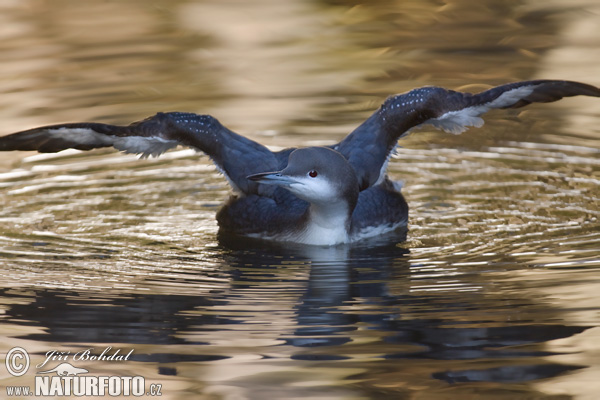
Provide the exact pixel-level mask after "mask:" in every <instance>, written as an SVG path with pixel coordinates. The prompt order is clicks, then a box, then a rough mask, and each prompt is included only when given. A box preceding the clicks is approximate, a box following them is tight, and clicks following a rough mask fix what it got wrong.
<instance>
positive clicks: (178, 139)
mask: <svg viewBox="0 0 600 400" xmlns="http://www.w3.org/2000/svg"><path fill="white" fill-rule="evenodd" d="M178 145H183V146H188V147H192V148H194V149H196V150H199V151H202V152H204V153H206V154H207V155H208V156H209V157H210V158H211V159H212V160H213V162H214V163H215V164H216V166H217V167H218V168H219V169H220V170H221V171H222V172H223V174H224V175H225V176H226V177H227V179H228V180H229V182H230V183H231V185H232V186H233V187H234V189H236V190H239V191H241V192H243V193H258V194H263V195H269V194H270V192H272V190H273V189H272V188H270V187H268V186H266V185H259V184H258V183H256V182H252V181H249V180H248V179H246V177H247V176H248V175H251V174H255V173H260V172H265V171H275V170H278V169H279V168H280V164H281V160H280V158H281V157H279V156H278V155H277V154H275V153H273V152H271V151H270V150H269V149H267V148H266V147H265V146H263V145H261V144H259V143H256V142H254V141H252V140H250V139H248V138H245V137H243V136H240V135H238V134H236V133H234V132H232V131H230V130H229V129H227V128H225V127H224V126H223V125H221V123H220V122H219V121H218V120H217V119H215V118H214V117H211V116H209V115H197V114H191V113H179V112H170V113H158V114H156V115H154V116H152V117H150V118H147V119H145V120H143V121H138V122H134V123H132V124H130V125H126V126H118V125H108V124H99V123H74V124H63V125H51V126H43V127H40V128H35V129H30V130H27V131H22V132H17V133H13V134H11V135H8V136H4V137H0V151H9V150H37V151H39V152H45V153H53V152H58V151H61V150H65V149H79V150H91V149H96V148H101V147H114V148H116V149H118V150H121V151H124V152H126V153H136V154H141V155H142V157H148V156H150V155H153V156H158V155H160V154H162V153H164V152H165V151H167V150H169V149H171V148H174V147H176V146H178ZM286 162H287V159H286Z"/></svg>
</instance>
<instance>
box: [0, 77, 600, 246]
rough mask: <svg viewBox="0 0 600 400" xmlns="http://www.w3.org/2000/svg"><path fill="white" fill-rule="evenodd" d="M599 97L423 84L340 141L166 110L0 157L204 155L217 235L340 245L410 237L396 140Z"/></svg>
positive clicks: (37, 140)
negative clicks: (212, 185)
mask: <svg viewBox="0 0 600 400" xmlns="http://www.w3.org/2000/svg"><path fill="white" fill-rule="evenodd" d="M578 95H583V96H594V97H600V89H599V88H597V87H595V86H592V85H589V84H585V83H581V82H575V81H566V80H549V79H540V80H528V81H520V82H513V83H507V84H503V85H500V86H496V87H492V88H490V89H488V90H485V91H482V92H480V93H476V94H471V93H466V92H460V91H455V90H450V89H445V88H442V87H437V86H425V87H420V88H416V89H413V90H410V91H408V92H405V93H401V94H397V95H393V96H390V97H388V98H387V99H386V100H385V101H384V102H383V104H382V105H381V106H380V107H379V108H378V109H377V110H375V112H374V113H373V114H372V115H371V116H370V117H369V118H367V119H366V120H365V121H364V122H363V123H362V124H360V125H359V126H358V127H357V128H356V129H354V130H353V131H352V132H351V133H350V134H348V135H347V136H346V137H345V138H343V139H342V140H341V141H340V142H338V143H336V144H333V145H330V146H316V147H300V148H286V149H283V150H280V151H271V150H269V149H268V148H267V147H265V146H263V145H262V144H260V143H258V142H256V141H253V140H251V139H249V138H247V137H244V136H242V135H239V134H237V133H235V132H233V131H231V130H229V129H228V128H226V127H225V126H224V125H222V124H221V123H220V122H219V121H218V120H217V119H216V118H215V117H213V116H211V115H204V114H195V113H187V112H159V113H157V114H155V115H153V116H151V117H149V118H146V119H144V120H140V121H137V122H133V123H131V124H130V125H124V126H120V125H110V124H104V123H97V122H82V123H66V124H58V125H48V126H42V127H37V128H33V129H29V130H25V131H21V132H17V133H13V134H9V135H6V136H3V137H0V151H14V150H37V151H38V152H58V151H61V150H65V149H69V148H72V149H79V150H92V149H96V148H102V147H114V148H116V149H118V150H120V151H122V152H125V153H135V154H139V155H141V157H142V158H144V157H149V156H159V155H161V154H162V153H164V152H166V151H167V150H169V149H172V148H174V147H176V146H179V145H183V146H188V147H191V148H193V149H195V150H197V151H199V152H202V153H205V154H206V155H208V157H209V158H210V159H211V160H212V161H213V163H214V164H215V166H216V168H217V169H218V170H219V171H220V172H221V173H222V174H223V175H224V176H225V178H226V179H227V181H228V182H229V184H230V186H231V187H232V189H233V194H232V195H231V196H230V198H229V199H228V200H227V201H226V203H225V204H224V205H223V207H222V208H221V209H220V210H219V211H218V212H217V215H216V218H217V222H218V225H219V230H220V232H224V233H227V234H231V235H234V236H238V237H251V238H259V239H264V240H271V241H278V242H293V243H300V244H305V245H316V246H335V245H341V244H347V243H354V242H358V241H361V240H363V239H367V238H370V237H374V236H379V235H385V234H388V233H390V232H394V231H397V230H398V229H406V227H407V224H408V205H407V202H406V200H405V198H404V196H403V195H402V193H401V184H400V183H398V182H395V181H393V180H392V179H390V178H389V177H388V175H387V173H386V170H387V165H388V162H389V160H390V157H391V155H392V154H393V151H394V149H395V147H396V146H397V142H398V140H399V139H400V138H402V137H404V136H406V135H407V134H408V133H409V132H410V131H411V130H413V129H414V128H417V127H421V126H424V125H432V126H433V127H435V128H438V129H441V130H443V131H446V132H449V133H453V134H459V133H462V132H464V131H465V130H466V129H468V128H469V127H481V126H482V125H483V122H484V121H483V119H482V118H481V115H483V114H484V113H486V112H487V111H488V110H491V109H507V108H520V107H523V106H526V105H528V104H531V103H547V102H553V101H557V100H559V99H561V98H563V97H570V96H578Z"/></svg>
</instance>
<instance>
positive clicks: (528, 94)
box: [333, 80, 600, 190]
mask: <svg viewBox="0 0 600 400" xmlns="http://www.w3.org/2000/svg"><path fill="white" fill-rule="evenodd" d="M578 95H583V96H595V97H600V89H599V88H596V87H594V86H591V85H586V84H584V83H579V82H572V81H556V80H534V81H523V82H515V83H509V84H506V85H501V86H497V87H494V88H492V89H489V90H486V91H484V92H481V93H478V94H471V93H462V92H457V91H454V90H447V89H443V88H440V87H423V88H419V89H414V90H411V91H410V92H407V93H403V94H399V95H396V96H392V97H390V98H388V99H387V100H386V101H385V102H384V103H383V105H382V106H381V107H380V108H379V110H377V111H376V112H375V113H374V114H373V115H371V116H370V117H369V118H368V119H367V120H366V121H365V122H364V123H362V124H361V125H360V126H359V127H358V128H356V129H355V130H354V131H353V132H352V133H350V134H349V135H348V136H346V138H344V140H342V141H341V142H340V143H338V144H337V145H335V146H333V148H334V149H335V150H337V151H339V152H340V153H342V154H343V155H344V156H345V157H346V158H347V159H348V161H349V162H350V163H351V164H352V166H353V167H354V169H355V170H356V173H357V176H358V178H359V182H360V186H361V190H364V189H366V188H368V187H370V186H372V185H375V184H376V183H377V182H381V180H382V179H383V178H384V176H385V169H386V165H387V161H388V159H389V157H390V155H391V153H392V151H393V149H394V147H395V146H396V142H397V141H398V139H399V138H401V137H402V136H404V135H405V134H406V133H407V132H408V131H409V130H410V129H411V128H414V127H416V126H419V125H424V124H430V125H433V126H435V127H436V128H439V129H442V130H444V131H446V132H450V133H454V134H459V133H461V132H464V131H465V130H466V129H468V127H469V126H475V127H480V126H482V125H483V119H482V118H481V117H480V116H481V115H482V114H484V113H486V112H487V111H489V110H491V109H494V108H518V107H523V106H526V105H528V104H530V103H548V102H552V101H556V100H560V99H561V98H563V97H569V96H578Z"/></svg>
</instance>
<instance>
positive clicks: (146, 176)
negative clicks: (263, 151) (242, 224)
mask: <svg viewBox="0 0 600 400" xmlns="http://www.w3.org/2000/svg"><path fill="white" fill-rule="evenodd" d="M0 7H1V8H2V9H1V12H0V20H1V22H2V23H1V24H0V52H1V53H2V54H3V62H2V63H1V64H0V91H1V92H2V96H0V105H1V107H0V117H1V118H2V121H3V124H2V132H3V134H6V133H10V132H12V131H17V130H21V129H27V128H31V127H33V126H36V125H43V124H50V123H59V122H66V121H99V122H113V123H128V122H131V121H134V120H138V119H141V118H144V117H146V116H148V115H151V114H153V113H155V112H157V111H167V110H180V111H196V112H201V113H210V114H212V115H215V116H216V117H217V118H219V119H220V120H221V122H222V123H223V124H225V125H226V126H228V127H230V128H231V129H233V130H235V131H237V132H239V133H242V134H245V135H247V136H250V137H252V138H254V139H256V140H258V141H260V142H262V143H265V144H267V145H269V146H272V147H273V148H281V147H285V146H291V145H314V144H329V143H333V142H336V141H338V140H339V139H340V138H341V137H343V136H344V135H345V134H346V133H348V132H349V131H350V130H352V128H353V127H355V126H356V125H358V124H359V123H360V122H361V121H362V120H364V119H365V118H366V117H367V116H368V115H369V114H370V113H371V112H372V111H373V110H374V109H375V108H376V107H377V106H378V104H379V103H380V102H381V101H382V100H383V99H385V97H386V96H388V95H390V94H393V93H399V92H403V91H406V90H409V89H411V88H413V87H417V86H421V85H427V84H435V85H441V86H445V87H449V88H455V89H456V88H457V89H464V90H472V91H477V90H480V89H484V88H486V87H489V86H491V85H495V84H500V83H505V82H509V81H514V80H521V79H535V78H560V79H576V80H581V81H585V82H588V83H592V84H595V85H599V84H600V81H598V77H597V72H598V70H597V65H598V62H599V61H600V47H599V42H598V40H597V39H598V34H599V32H598V27H599V26H600V20H599V17H598V15H600V9H599V8H598V4H597V2H594V1H589V2H586V1H580V2H577V3H574V2H571V1H552V2H544V4H543V5H542V4H537V3H536V2H526V1H517V2H508V3H507V2H504V1H493V0H489V1H484V2H478V3H477V4H476V5H474V4H473V3H472V2H462V1H449V2H444V3H443V2H434V1H419V2H416V1H415V2H401V3H397V4H394V3H388V2H370V3H368V4H361V5H359V4H353V3H350V2H295V1H291V2H276V1H269V0H262V1H259V2H252V4H250V3H246V2H234V1H231V2H216V1H215V2H211V1H205V2H191V1H158V0H157V1H148V2H136V1H120V2H107V1H100V0H97V1H96V0H93V1H87V2H78V3H75V2H70V1H66V0H62V1H53V2H51V3H50V2H44V1H35V0H31V1H5V2H3V3H2V4H1V5H0ZM599 115H600V104H599V102H598V101H597V100H596V99H592V98H574V99H568V100H563V101H561V102H558V103H553V104H547V105H535V106H532V107H529V108H526V109H522V110H512V111H497V112H492V113H490V114H489V115H488V116H487V118H486V125H485V126H484V127H483V128H481V129H472V130H470V131H468V132H467V133H465V134H463V135H460V136H452V135H447V134H445V133H443V132H437V131H435V130H432V129H425V130H420V131H417V132H415V133H414V134H413V135H412V136H410V137H408V138H407V139H405V140H403V141H402V143H401V145H402V146H403V147H402V148H400V149H399V150H398V154H397V156H395V158H394V160H393V161H392V162H391V163H390V174H391V176H392V177H393V178H395V179H402V180H404V183H405V188H404V194H405V196H406V197H407V199H408V202H409V205H410V207H411V211H410V212H411V214H410V228H409V232H408V234H407V240H406V241H402V240H401V239H400V238H396V239H391V240H385V241H374V242H369V243H363V244H358V245H355V246H347V247H344V246H342V247H336V248H326V249H321V248H316V249H315V248H307V247H303V246H293V245H286V246H279V245H274V244H273V245H267V244H264V243H257V242H253V241H248V242H245V241H244V242H240V241H230V240H227V239H226V238H220V237H219V236H218V229H217V226H216V222H215V218H214V216H215V213H216V211H217V210H218V208H219V206H220V205H221V204H222V203H223V202H224V201H226V199H227V197H228V195H229V188H228V186H227V184H226V182H225V181H224V179H223V178H222V177H221V176H220V175H219V174H218V173H217V172H216V171H215V170H214V168H213V167H212V166H211V164H210V162H209V161H208V159H207V158H206V157H204V156H198V155H197V154H195V153H194V152H193V151H191V150H187V149H176V150H174V151H171V152H169V153H167V154H166V155H164V156H163V157H161V158H158V159H149V160H138V159H137V158H136V157H135V156H130V155H122V154H118V153H116V152H114V151H112V150H99V151H94V152H75V151H67V152H64V153H60V154H57V155H54V154H50V155H38V154H36V153H26V152H21V153H20V152H15V153H4V154H1V155H0V168H1V170H0V206H1V208H0V210H1V211H0V263H1V265H2V268H1V269H0V274H1V276H2V279H1V285H0V290H1V293H2V295H1V297H0V309H1V310H2V313H1V314H0V318H1V321H2V324H0V335H1V337H2V340H0V353H2V354H3V355H5V354H6V353H7V352H8V351H9V350H10V349H11V348H13V347H16V346H19V347H22V348H24V349H26V350H27V351H28V353H29V354H30V358H31V366H30V369H29V371H28V372H27V373H26V374H25V375H24V376H21V377H15V376H12V375H10V374H9V373H8V372H7V370H6V368H5V367H4V366H2V367H0V371H1V372H0V386H1V387H0V390H2V396H4V395H5V394H6V389H7V387H8V386H13V385H19V386H23V385H31V386H32V388H33V384H34V379H35V376H40V375H38V374H36V372H39V371H41V370H43V369H49V368H53V367H54V366H56V365H57V364H58V363H59V360H51V361H49V362H48V363H47V364H46V365H45V367H44V368H37V367H36V365H39V364H40V363H42V362H43V361H44V360H45V358H46V357H45V354H46V353H47V352H49V351H53V350H54V351H56V352H57V353H55V354H59V353H58V352H59V351H62V352H65V353H64V354H66V355H67V356H68V357H67V361H68V362H70V363H71V364H72V365H74V366H76V367H79V368H85V369H87V370H88V371H89V373H87V374H85V375H92V376H107V375H119V376H143V377H144V378H145V382H146V384H147V385H149V384H150V383H160V384H161V385H162V397H163V398H169V399H180V398H189V397H190V396H191V397H193V398H206V399H217V398H224V399H238V398H252V399H267V398H273V399H291V398H304V397H312V398H327V399H367V398H373V399H380V398H395V399H396V398H426V399H449V398H452V399H456V398H461V399H467V398H485V399H514V398H526V399H568V398H577V399H586V398H587V399H595V398H596V397H597V393H598V390H600V386H599V385H598V379H597V377H598V374H599V373H600V362H599V361H598V360H600V357H599V356H600V345H598V343H600V341H599V339H600V297H599V294H598V293H600V290H599V289H600V278H599V276H600V275H599V272H600V255H599V254H600V223H599V220H598V219H599V214H600V207H599V204H600V191H599V189H598V188H599V184H600V157H599V153H600V129H599V128H598V126H599V123H598V116H599ZM108 347H111V350H110V351H109V352H110V353H111V354H112V353H114V352H115V351H116V350H117V349H119V350H120V352H121V354H127V353H128V352H130V351H131V350H133V353H132V354H131V357H130V358H129V359H128V360H127V361H122V362H119V361H107V360H104V361H98V360H96V361H94V360H74V359H73V356H74V355H75V354H76V353H78V352H82V351H85V350H86V349H92V353H93V354H100V353H101V352H102V350H104V349H106V348H108ZM54 376H56V375H54Z"/></svg>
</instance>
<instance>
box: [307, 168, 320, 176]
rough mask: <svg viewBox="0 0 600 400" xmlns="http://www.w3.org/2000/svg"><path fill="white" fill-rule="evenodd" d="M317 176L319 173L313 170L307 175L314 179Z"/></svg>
mask: <svg viewBox="0 0 600 400" xmlns="http://www.w3.org/2000/svg"><path fill="white" fill-rule="evenodd" d="M317 175H319V173H318V172H317V171H315V170H314V169H313V170H312V171H310V172H309V173H308V176H310V177H311V178H316V177H317Z"/></svg>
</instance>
